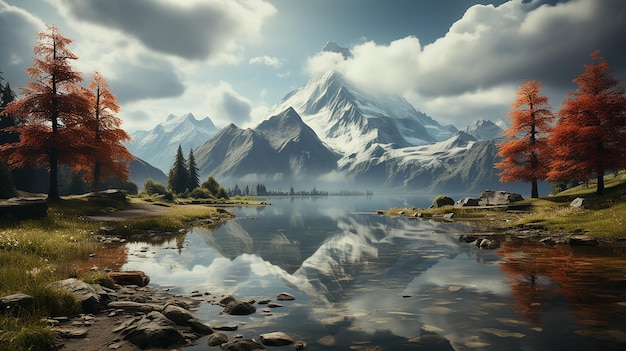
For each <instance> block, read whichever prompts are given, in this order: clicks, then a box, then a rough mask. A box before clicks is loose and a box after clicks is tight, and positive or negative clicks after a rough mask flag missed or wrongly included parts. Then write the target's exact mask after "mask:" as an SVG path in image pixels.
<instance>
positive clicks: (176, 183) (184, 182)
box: [167, 145, 228, 199]
mask: <svg viewBox="0 0 626 351" xmlns="http://www.w3.org/2000/svg"><path fill="white" fill-rule="evenodd" d="M167 187H168V189H169V190H170V191H171V192H172V193H174V194H177V195H182V196H183V197H192V198H209V197H214V198H218V199H228V192H227V191H226V189H225V188H224V187H222V186H221V185H220V184H219V183H218V182H217V180H215V177H213V176H209V177H208V178H207V180H205V181H204V182H203V183H202V184H200V178H199V174H198V166H197V165H196V159H195V157H194V156H193V150H189V156H188V158H187V159H185V156H184V155H183V149H182V147H181V146H180V145H178V149H177V150H176V156H175V157H174V164H173V165H172V168H170V171H169V172H168V176H167Z"/></svg>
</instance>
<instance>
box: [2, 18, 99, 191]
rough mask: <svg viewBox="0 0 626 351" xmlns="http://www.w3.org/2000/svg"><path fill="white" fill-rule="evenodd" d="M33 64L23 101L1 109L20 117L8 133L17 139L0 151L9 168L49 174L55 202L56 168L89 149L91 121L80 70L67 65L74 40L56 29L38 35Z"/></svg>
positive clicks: (50, 28) (73, 159)
mask: <svg viewBox="0 0 626 351" xmlns="http://www.w3.org/2000/svg"><path fill="white" fill-rule="evenodd" d="M37 38H38V41H39V45H37V46H35V47H34V49H33V53H34V54H35V55H36V56H39V57H41V58H34V59H33V66H32V67H29V68H27V69H26V72H27V73H28V74H29V76H30V77H31V78H32V81H30V82H28V83H27V86H26V88H23V89H22V95H23V98H21V99H19V100H16V101H13V102H11V103H10V104H9V105H8V106H7V108H6V110H5V111H4V113H5V114H7V115H12V116H15V117H17V118H18V123H17V125H16V126H15V127H11V128H10V130H9V131H11V132H15V133H19V135H20V140H19V141H18V142H15V143H11V144H7V145H3V146H2V147H0V152H2V154H3V156H4V157H6V159H7V160H8V163H9V164H10V166H11V167H12V168H20V167H23V166H25V165H28V164H31V165H38V166H45V167H47V168H48V171H49V172H50V184H49V191H48V199H49V200H57V199H59V190H58V165H59V164H65V165H73V164H74V163H75V162H76V157H75V155H76V154H79V153H84V152H86V151H85V148H86V147H87V145H88V144H87V140H86V136H87V133H85V132H84V129H83V127H84V121H85V119H86V118H88V117H89V106H88V101H87V99H86V98H85V96H84V95H83V94H81V93H79V92H78V91H79V88H78V84H79V83H80V82H82V76H81V74H80V72H76V71H74V70H73V69H72V66H71V65H70V62H71V61H72V60H76V59H77V58H78V57H77V56H76V55H75V54H74V53H72V52H71V51H70V50H68V49H67V46H68V45H69V44H70V43H71V42H72V40H71V39H68V38H65V37H64V36H63V35H61V33H60V32H59V30H58V29H57V28H56V27H55V26H48V29H47V31H44V32H41V33H39V34H38V36H37Z"/></svg>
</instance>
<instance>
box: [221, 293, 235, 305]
mask: <svg viewBox="0 0 626 351" xmlns="http://www.w3.org/2000/svg"><path fill="white" fill-rule="evenodd" d="M235 300H236V299H235V298H234V297H232V296H231V295H226V296H224V297H222V298H221V299H220V302H219V304H220V305H222V306H226V305H228V304H229V303H230V302H231V301H235Z"/></svg>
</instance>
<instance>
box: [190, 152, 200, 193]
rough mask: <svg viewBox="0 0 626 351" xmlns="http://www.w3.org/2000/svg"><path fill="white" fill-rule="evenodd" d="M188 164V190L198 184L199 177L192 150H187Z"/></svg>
mask: <svg viewBox="0 0 626 351" xmlns="http://www.w3.org/2000/svg"><path fill="white" fill-rule="evenodd" d="M187 163H188V165H189V167H188V169H187V172H188V173H189V184H188V188H189V190H193V189H195V188H197V187H199V186H200V178H199V177H198V166H196V159H195V157H193V150H191V149H190V150H189V159H188V160H187Z"/></svg>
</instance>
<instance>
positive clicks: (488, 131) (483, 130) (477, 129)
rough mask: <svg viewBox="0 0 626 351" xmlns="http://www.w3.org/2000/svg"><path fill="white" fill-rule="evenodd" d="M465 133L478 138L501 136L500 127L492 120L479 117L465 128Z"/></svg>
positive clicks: (485, 138)
mask: <svg viewBox="0 0 626 351" xmlns="http://www.w3.org/2000/svg"><path fill="white" fill-rule="evenodd" d="M465 133H467V134H469V135H471V136H473V137H474V138H476V139H478V140H491V139H498V138H502V128H500V126H498V125H497V124H495V123H493V122H492V121H489V120H485V119H479V120H476V121H474V123H472V124H470V125H469V126H467V128H465Z"/></svg>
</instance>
